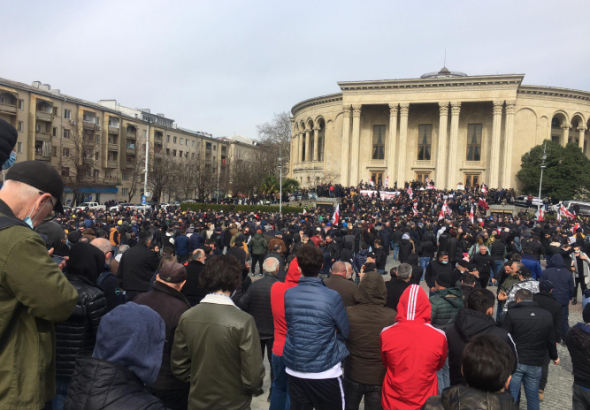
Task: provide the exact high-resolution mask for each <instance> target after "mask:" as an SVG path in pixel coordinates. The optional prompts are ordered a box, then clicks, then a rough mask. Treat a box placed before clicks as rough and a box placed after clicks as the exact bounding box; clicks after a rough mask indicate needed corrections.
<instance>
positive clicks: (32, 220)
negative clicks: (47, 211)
mask: <svg viewBox="0 0 590 410" xmlns="http://www.w3.org/2000/svg"><path fill="white" fill-rule="evenodd" d="M34 210H35V206H34V205H33V209H31V212H30V213H29V215H28V216H27V217H26V218H25V219H24V223H26V224H27V225H29V227H30V228H31V229H35V225H34V222H35V219H37V217H38V216H39V214H40V213H41V211H42V209H40V210H39V212H37V215H35V217H34V218H33V219H31V215H33V211H34Z"/></svg>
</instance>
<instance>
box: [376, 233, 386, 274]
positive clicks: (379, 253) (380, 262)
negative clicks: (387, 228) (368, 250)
mask: <svg viewBox="0 0 590 410" xmlns="http://www.w3.org/2000/svg"><path fill="white" fill-rule="evenodd" d="M387 253H388V252H386V251H385V249H383V243H382V242H381V239H375V265H376V266H377V272H379V273H380V274H382V275H385V264H386V263H387Z"/></svg>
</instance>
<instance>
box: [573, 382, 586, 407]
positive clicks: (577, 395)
mask: <svg viewBox="0 0 590 410" xmlns="http://www.w3.org/2000/svg"><path fill="white" fill-rule="evenodd" d="M573 390H574V394H573V397H572V408H573V410H587V409H590V390H586V389H584V388H583V387H580V386H578V385H577V384H574V388H573Z"/></svg>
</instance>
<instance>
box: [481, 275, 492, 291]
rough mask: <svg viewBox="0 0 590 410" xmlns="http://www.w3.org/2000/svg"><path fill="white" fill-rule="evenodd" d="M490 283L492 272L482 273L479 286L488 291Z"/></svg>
mask: <svg viewBox="0 0 590 410" xmlns="http://www.w3.org/2000/svg"><path fill="white" fill-rule="evenodd" d="M489 281H490V272H487V273H483V272H480V274H479V284H480V285H481V287H482V288H484V289H486V288H487V287H488V282H489Z"/></svg>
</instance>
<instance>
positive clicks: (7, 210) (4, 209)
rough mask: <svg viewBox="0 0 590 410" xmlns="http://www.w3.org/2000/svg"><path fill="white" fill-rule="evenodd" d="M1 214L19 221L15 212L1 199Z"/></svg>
mask: <svg viewBox="0 0 590 410" xmlns="http://www.w3.org/2000/svg"><path fill="white" fill-rule="evenodd" d="M0 212H2V213H3V214H4V215H6V216H9V217H11V218H15V219H18V218H17V217H16V215H15V214H14V212H12V209H10V207H9V206H8V205H7V204H6V202H4V201H3V200H1V199H0Z"/></svg>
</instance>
